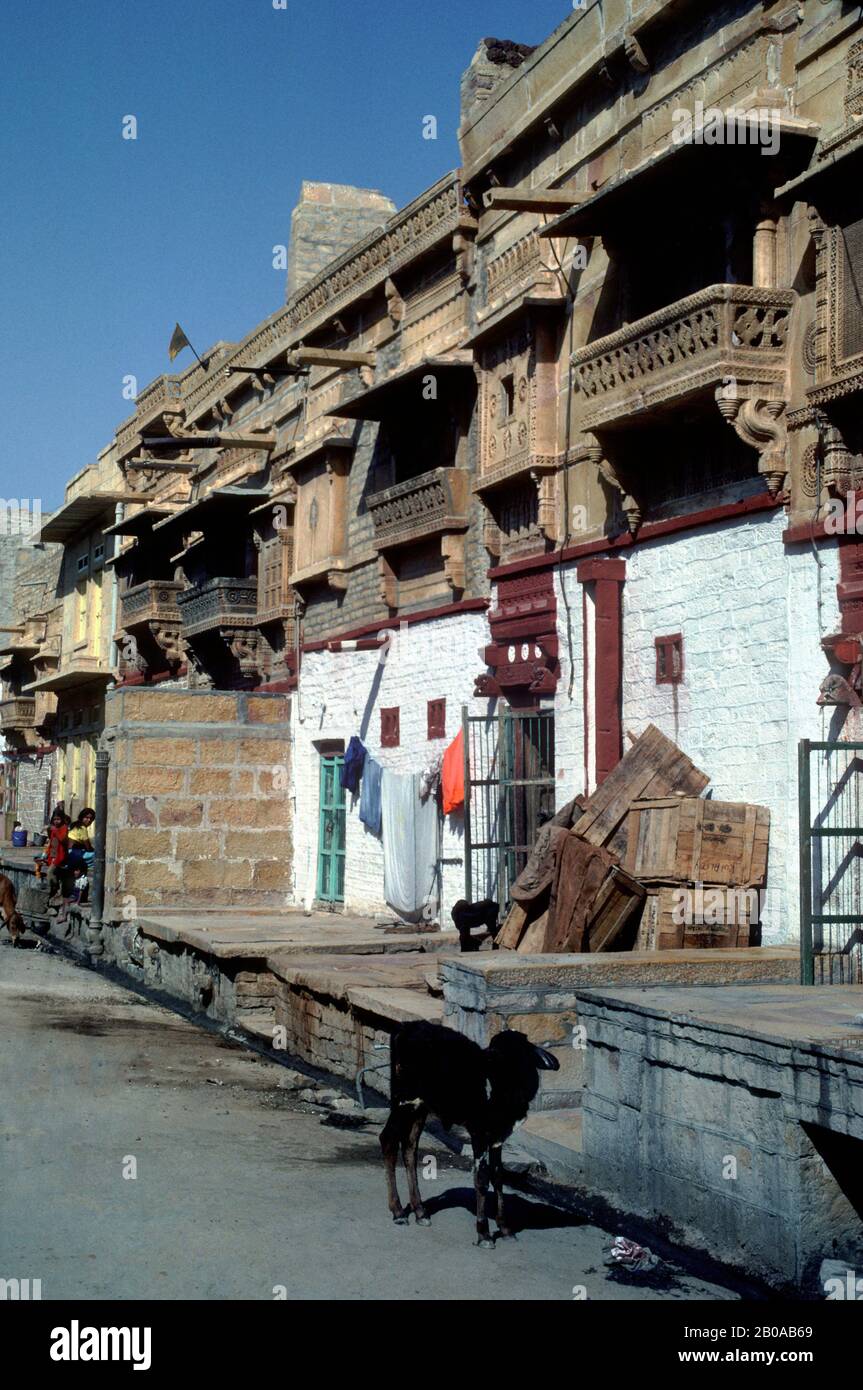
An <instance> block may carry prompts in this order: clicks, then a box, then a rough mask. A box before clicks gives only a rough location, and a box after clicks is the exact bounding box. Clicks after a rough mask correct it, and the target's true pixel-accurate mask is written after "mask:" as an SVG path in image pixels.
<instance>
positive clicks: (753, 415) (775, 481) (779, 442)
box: [716, 382, 788, 497]
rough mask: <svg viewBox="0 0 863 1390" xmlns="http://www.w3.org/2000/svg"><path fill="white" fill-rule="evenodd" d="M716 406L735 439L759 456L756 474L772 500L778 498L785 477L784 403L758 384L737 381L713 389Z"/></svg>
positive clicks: (785, 430) (784, 483)
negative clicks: (761, 478) (759, 474)
mask: <svg viewBox="0 0 863 1390" xmlns="http://www.w3.org/2000/svg"><path fill="white" fill-rule="evenodd" d="M716 404H717V406H718V407H719V411H720V413H721V415H722V418H723V419H724V420H727V422H728V424H729V425H731V426H732V428H733V429H734V432H735V433H736V434H737V436H738V438H740V439H742V440H743V443H744V444H748V445H749V447H750V448H752V449H755V450H756V451H757V453H758V456H759V458H758V471H759V473H761V474H762V475H763V477H764V479H765V481H766V483H767V489H768V491H769V493H770V496H771V497H779V496H780V495H781V494H782V493H783V492H784V491H785V486H786V481H787V478H788V430H787V425H786V421H785V419H784V415H785V407H786V402H785V401H784V400H782V399H777V398H772V397H770V396H768V395H767V394H766V392H765V390H764V388H763V387H760V386H759V385H758V384H755V385H745V384H741V383H738V382H733V383H731V384H727V383H725V384H723V385H722V386H719V387H717V389H716Z"/></svg>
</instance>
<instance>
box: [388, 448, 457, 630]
mask: <svg viewBox="0 0 863 1390" xmlns="http://www.w3.org/2000/svg"><path fill="white" fill-rule="evenodd" d="M468 495H469V478H468V474H467V473H466V472H465V470H464V469H462V468H433V469H431V471H430V472H428V473H421V474H420V475H419V477H417V478H411V479H409V480H408V481H407V482H404V483H396V484H395V486H394V487H388V488H384V489H383V490H382V491H381V492H375V493H372V495H371V496H370V497H369V498H368V508H369V512H370V513H371V517H372V522H373V525H374V528H375V530H374V544H375V548H376V550H377V551H378V555H379V567H380V587H381V597H382V598H383V600H384V602H385V603H387V604H388V605H389V606H390V607H396V606H397V600H396V594H397V587H396V578H395V572H394V570H393V568H392V567H391V565H390V563H389V560H388V559H387V552H392V551H395V550H397V549H398V548H399V547H401V546H408V545H414V544H417V543H419V542H421V541H424V540H427V539H428V538H429V537H435V536H439V537H440V550H441V555H442V558H443V573H442V580H445V582H446V584H447V585H448V586H449V588H450V589H451V590H453V591H461V590H462V589H464V587H465V556H464V540H465V532H466V531H467V529H468V527H469V525H470V518H469V516H468ZM395 564H396V560H395V559H393V565H395Z"/></svg>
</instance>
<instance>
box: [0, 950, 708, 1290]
mask: <svg viewBox="0 0 863 1390" xmlns="http://www.w3.org/2000/svg"><path fill="white" fill-rule="evenodd" d="M0 1019H2V1025H0V1027H2V1039H0V1069H2V1074H0V1143H2V1146H3V1155H2V1161H0V1171H2V1185H0V1277H5V1278H14V1277H17V1278H19V1279H23V1278H30V1279H31V1280H32V1279H41V1281H42V1297H43V1299H81V1298H83V1299H96V1298H107V1299H132V1298H142V1299H147V1298H157V1299H272V1298H273V1297H274V1296H277V1295H274V1289H276V1290H278V1289H279V1286H283V1288H284V1291H285V1294H284V1295H283V1296H287V1298H288V1299H310V1298H329V1299H482V1300H486V1299H496V1298H512V1297H520V1298H524V1299H571V1298H572V1297H573V1293H572V1290H573V1286H574V1285H584V1286H586V1290H587V1295H588V1297H589V1298H590V1299H609V1298H652V1299H657V1298H659V1299H668V1298H676V1299H683V1298H728V1297H730V1296H731V1295H729V1294H728V1292H727V1291H725V1290H723V1289H720V1288H717V1287H715V1286H713V1285H709V1284H706V1283H699V1282H697V1281H695V1280H693V1279H692V1278H690V1277H689V1276H687V1275H685V1274H679V1275H678V1276H677V1277H676V1278H674V1279H673V1280H672V1282H671V1286H670V1287H669V1288H668V1289H667V1290H665V1291H662V1292H658V1291H653V1290H644V1289H637V1288H629V1287H626V1286H621V1285H619V1284H615V1283H610V1282H609V1281H608V1280H607V1278H606V1271H605V1269H604V1268H603V1250H602V1247H603V1245H604V1244H605V1243H607V1242H608V1240H609V1237H608V1236H606V1235H605V1233H603V1232H602V1231H600V1230H598V1229H596V1228H595V1227H592V1226H589V1225H583V1224H580V1223H578V1222H577V1220H576V1219H575V1218H573V1217H570V1216H567V1215H565V1214H564V1213H561V1212H557V1211H555V1210H553V1209H551V1208H548V1207H545V1206H542V1205H540V1204H537V1203H533V1202H529V1201H527V1200H526V1199H525V1198H523V1197H519V1196H516V1195H514V1196H513V1197H512V1198H511V1202H512V1209H513V1213H514V1215H515V1217H516V1219H515V1221H514V1222H513V1224H514V1225H515V1226H516V1227H517V1228H518V1227H521V1228H522V1229H521V1232H520V1235H519V1238H518V1241H517V1242H508V1243H505V1244H503V1245H499V1246H498V1248H496V1249H495V1250H494V1251H493V1252H491V1251H483V1250H479V1249H477V1248H475V1247H474V1245H473V1243H472V1242H473V1219H472V1215H471V1212H470V1204H471V1196H472V1192H471V1180H470V1175H469V1173H467V1172H465V1171H463V1170H461V1169H460V1168H459V1167H457V1166H454V1165H453V1163H452V1162H451V1161H450V1160H449V1158H448V1157H447V1156H446V1155H440V1154H439V1153H437V1151H435V1156H436V1159H437V1163H438V1175H437V1180H436V1181H432V1182H429V1181H428V1180H425V1181H424V1182H423V1186H424V1190H425V1191H426V1192H427V1193H429V1194H430V1195H431V1198H432V1200H431V1203H430V1207H429V1209H430V1211H431V1213H432V1216H433V1220H432V1225H431V1227H430V1228H428V1229H423V1228H420V1227H417V1226H415V1225H413V1224H412V1225H411V1226H409V1227H407V1228H399V1227H395V1226H394V1225H393V1224H392V1222H391V1220H390V1217H389V1214H388V1212H387V1209H386V1205H385V1197H384V1180H383V1172H382V1169H381V1164H380V1158H379V1149H378V1141H377V1126H371V1125H370V1126H368V1127H367V1128H366V1129H364V1130H361V1131H351V1130H340V1129H335V1128H331V1127H329V1126H325V1125H322V1124H321V1117H320V1114H319V1113H317V1112H316V1111H315V1109H314V1108H313V1107H312V1106H311V1105H309V1104H306V1103H303V1102H300V1101H299V1100H297V1099H296V1097H295V1095H291V1094H290V1093H288V1092H287V1091H286V1089H285V1086H284V1084H283V1083H284V1080H285V1075H286V1074H285V1071H284V1069H283V1068H282V1067H280V1066H278V1065H276V1064H274V1063H271V1062H269V1061H267V1060H264V1059H261V1058H259V1057H258V1056H256V1055H255V1054H254V1053H253V1052H250V1051H248V1050H246V1049H244V1048H242V1047H238V1046H236V1045H234V1044H232V1043H231V1042H229V1041H225V1040H223V1039H220V1038H219V1037H217V1036H214V1035H213V1034H212V1033H209V1032H206V1031H204V1030H202V1029H200V1028H197V1027H195V1026H194V1025H192V1024H189V1023H187V1022H186V1021H184V1020H183V1019H181V1018H178V1017H177V1016H175V1015H174V1014H172V1013H170V1012H167V1011H166V1010H164V1009H161V1008H159V1007H158V1006H156V1005H154V1004H151V1003H149V1002H147V1001H144V1000H141V999H140V998H139V997H138V996H136V995H134V994H132V993H130V992H128V991H127V990H125V989H123V988H121V987H118V986H117V985H114V984H112V983H109V982H107V981H104V980H102V979H100V978H99V977H98V976H97V975H95V974H93V973H91V972H89V971H86V970H84V969H81V968H79V967H77V966H75V965H73V964H71V963H69V962H68V961H66V960H65V959H63V958H62V957H59V956H57V955H47V954H43V953H42V952H34V951H13V950H11V949H9V948H8V947H0ZM133 1171H136V1174H137V1175H136V1176H124V1173H125V1174H131V1173H132V1172H133Z"/></svg>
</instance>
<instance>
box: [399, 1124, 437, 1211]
mask: <svg viewBox="0 0 863 1390" xmlns="http://www.w3.org/2000/svg"><path fill="white" fill-rule="evenodd" d="M427 1115H428V1111H427V1110H426V1109H425V1107H423V1108H422V1109H421V1110H416V1111H415V1112H414V1119H413V1121H412V1123H411V1127H410V1131H409V1133H408V1136H407V1139H405V1141H404V1143H403V1145H402V1154H403V1156H404V1163H405V1172H406V1173H407V1175H408V1201H409V1202H410V1204H411V1206H412V1207H413V1212H414V1216H415V1217H416V1223H417V1225H418V1226H430V1225H431V1221H430V1220H429V1218H428V1217H427V1216H426V1210H425V1207H424V1206H423V1199H422V1197H421V1196H420V1189H419V1183H418V1182H417V1149H418V1147H419V1142H420V1135H421V1134H422V1132H423V1129H424V1128H425V1122H426V1116H427Z"/></svg>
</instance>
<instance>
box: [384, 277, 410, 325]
mask: <svg viewBox="0 0 863 1390" xmlns="http://www.w3.org/2000/svg"><path fill="white" fill-rule="evenodd" d="M384 294H385V295H386V301H387V314H388V315H389V320H390V323H391V324H392V326H393V328H398V326H399V324H400V323H401V321H402V319H403V318H404V316H405V302H404V300H403V299H402V297H401V295H400V294H399V291H398V287H397V285H396V283H395V281H394V280H387V282H386V284H385V285H384Z"/></svg>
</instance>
